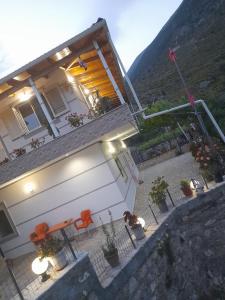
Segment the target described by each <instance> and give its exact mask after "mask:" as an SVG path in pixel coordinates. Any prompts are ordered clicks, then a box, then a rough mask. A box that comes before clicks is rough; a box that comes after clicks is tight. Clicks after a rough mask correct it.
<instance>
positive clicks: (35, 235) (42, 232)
mask: <svg viewBox="0 0 225 300" xmlns="http://www.w3.org/2000/svg"><path fill="white" fill-rule="evenodd" d="M48 229H49V227H48V224H47V223H41V224H38V225H37V226H35V230H34V232H32V233H31V234H30V240H31V241H32V242H33V243H34V244H35V245H39V244H40V243H41V242H42V241H43V240H44V239H46V237H47V232H48Z"/></svg>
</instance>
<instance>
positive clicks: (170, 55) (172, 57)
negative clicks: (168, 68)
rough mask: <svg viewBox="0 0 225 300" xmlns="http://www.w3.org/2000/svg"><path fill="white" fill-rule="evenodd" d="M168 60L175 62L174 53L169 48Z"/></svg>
mask: <svg viewBox="0 0 225 300" xmlns="http://www.w3.org/2000/svg"><path fill="white" fill-rule="evenodd" d="M169 59H170V60H171V61H172V62H175V61H176V52H175V51H174V50H172V49H170V48H169Z"/></svg>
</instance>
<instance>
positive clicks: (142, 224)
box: [138, 217, 145, 228]
mask: <svg viewBox="0 0 225 300" xmlns="http://www.w3.org/2000/svg"><path fill="white" fill-rule="evenodd" d="M138 222H139V223H140V224H141V227H142V228H144V227H145V220H144V219H143V218H140V217H138Z"/></svg>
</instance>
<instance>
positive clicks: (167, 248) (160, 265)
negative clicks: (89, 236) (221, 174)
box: [41, 184, 225, 300]
mask: <svg viewBox="0 0 225 300" xmlns="http://www.w3.org/2000/svg"><path fill="white" fill-rule="evenodd" d="M224 232H225V185H224V184H222V185H220V186H219V187H217V188H216V189H213V190H211V191H209V192H208V193H206V194H204V195H203V196H202V197H201V198H198V199H193V200H191V201H189V202H188V203H186V204H184V205H182V206H180V207H178V208H176V209H175V210H174V211H173V212H172V213H171V214H170V216H169V217H168V218H167V219H166V221H165V222H164V223H163V224H162V225H161V226H160V227H159V228H158V230H157V231H156V232H155V233H154V234H153V235H152V236H151V237H150V238H148V239H146V242H145V243H144V244H143V245H142V246H141V248H140V249H139V250H138V251H137V252H136V253H135V255H134V256H133V257H132V259H131V260H130V261H129V263H128V264H127V265H126V266H124V267H123V268H122V270H121V271H120V272H119V273H118V275H117V276H116V277H115V278H114V279H113V280H112V281H111V283H110V284H109V285H108V286H107V287H105V288H103V287H101V285H100V284H99V282H98V280H97V278H96V276H95V273H94V271H93V269H92V267H91V265H90V262H89V260H88V258H85V264H84V267H82V268H78V269H77V270H75V272H79V274H80V276H84V275H82V274H84V273H85V272H86V273H88V274H91V275H90V276H89V278H87V280H86V281H84V283H80V282H79V280H77V279H76V280H74V279H73V278H72V277H71V279H67V280H64V279H63V280H64V282H65V284H64V283H63V282H62V284H58V286H59V287H60V292H61V294H60V297H59V298H57V297H55V296H56V295H57V289H56V288H55V289H52V291H54V295H55V296H54V297H52V298H51V297H49V298H46V297H44V298H41V299H61V300H63V299H67V300H69V299H77V300H78V299H79V300H80V299H87V300H106V299H107V300H111V299H113V300H126V299H127V300H128V299H130V300H131V299H132V300H145V299H146V300H147V299H148V300H149V299H151V300H166V299H168V300H175V299H177V300H188V299H190V300H195V299H196V300H209V299H211V300H214V299H215V300H216V299H224V297H225V239H224ZM68 276H69V274H68ZM78 282H79V284H78V285H77V283H78ZM82 284H85V286H82ZM63 290H64V291H65V292H64V293H63V292H62V291H63ZM78 290H80V295H81V292H82V293H83V291H84V290H85V293H84V294H85V295H84V296H82V297H83V298H81V296H78V295H79V293H78ZM75 292H76V293H75ZM66 294H67V295H66ZM49 295H50V294H49ZM79 297H80V298H79Z"/></svg>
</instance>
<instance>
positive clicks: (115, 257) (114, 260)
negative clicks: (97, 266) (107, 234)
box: [104, 249, 120, 268]
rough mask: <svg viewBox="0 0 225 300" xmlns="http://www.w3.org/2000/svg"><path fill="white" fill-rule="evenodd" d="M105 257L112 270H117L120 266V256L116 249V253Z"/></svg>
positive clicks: (107, 254) (106, 254)
mask: <svg viewBox="0 0 225 300" xmlns="http://www.w3.org/2000/svg"><path fill="white" fill-rule="evenodd" d="M104 257H105V259H106V260H107V262H108V263H109V264H110V266H111V267H112V268H115V267H117V266H118V265H119V264H120V261H119V254H118V250H117V249H115V251H114V252H111V253H104Z"/></svg>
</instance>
